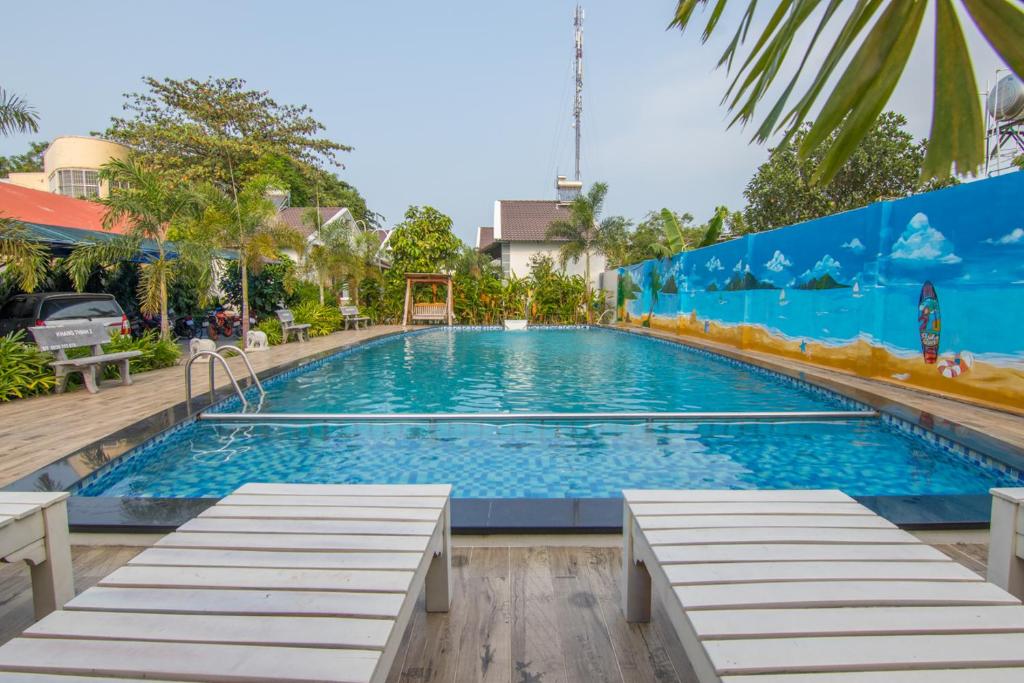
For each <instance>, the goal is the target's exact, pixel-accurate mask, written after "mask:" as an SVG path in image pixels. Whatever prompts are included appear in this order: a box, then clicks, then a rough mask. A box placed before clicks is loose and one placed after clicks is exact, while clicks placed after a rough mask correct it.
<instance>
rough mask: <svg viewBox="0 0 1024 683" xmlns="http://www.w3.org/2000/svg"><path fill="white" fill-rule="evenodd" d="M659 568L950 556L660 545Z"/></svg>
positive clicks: (886, 547) (858, 548)
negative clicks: (731, 563)
mask: <svg viewBox="0 0 1024 683" xmlns="http://www.w3.org/2000/svg"><path fill="white" fill-rule="evenodd" d="M653 550H654V554H655V556H656V557H657V558H658V561H659V562H661V563H662V564H673V563H686V562H758V561H773V562H802V561H828V560H852V561H857V560H877V561H883V562H884V561H893V562H903V561H933V562H946V561H948V560H949V556H948V555H945V554H944V553H943V552H942V551H941V550H937V549H935V548H933V547H931V546H928V545H924V544H918V545H913V544H908V543H900V544H881V543H880V544H872V545H857V544H852V543H851V544H825V543H808V544H804V545H801V544H798V543H778V544H775V543H767V544H761V543H745V544H738V545H725V544H723V545H711V546H706V547H702V546H697V545H663V546H654V548H653Z"/></svg>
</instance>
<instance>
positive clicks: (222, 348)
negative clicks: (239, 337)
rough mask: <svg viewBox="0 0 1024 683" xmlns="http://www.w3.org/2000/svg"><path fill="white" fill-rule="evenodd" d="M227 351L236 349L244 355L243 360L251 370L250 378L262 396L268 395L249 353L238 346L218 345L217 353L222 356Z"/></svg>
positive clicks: (240, 354) (239, 353)
mask: <svg viewBox="0 0 1024 683" xmlns="http://www.w3.org/2000/svg"><path fill="white" fill-rule="evenodd" d="M227 351H234V352H235V353H237V354H238V355H239V356H241V357H242V361H243V362H244V363H245V367H246V369H248V370H249V379H250V380H251V381H252V383H253V384H255V385H256V388H257V389H259V390H260V396H266V395H267V392H266V391H264V390H263V384H262V383H261V382H260V378H259V377H257V376H256V371H255V370H254V369H253V367H252V363H250V362H249V354H247V353H246V352H245V351H243V350H242V349H240V348H238V347H237V346H231V345H230V344H221V345H220V346H218V347H217V353H219V354H221V355H222V356H223V355H225V353H224V352H227Z"/></svg>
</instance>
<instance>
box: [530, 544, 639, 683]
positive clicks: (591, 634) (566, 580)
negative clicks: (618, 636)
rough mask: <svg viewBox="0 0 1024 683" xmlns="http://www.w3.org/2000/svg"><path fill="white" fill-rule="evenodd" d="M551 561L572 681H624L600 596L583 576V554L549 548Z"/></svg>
mask: <svg viewBox="0 0 1024 683" xmlns="http://www.w3.org/2000/svg"><path fill="white" fill-rule="evenodd" d="M548 558H549V559H548V562H549V566H550V571H551V585H552V587H553V589H554V608H555V613H556V616H557V619H558V625H559V629H560V630H561V632H562V634H563V637H562V647H563V648H564V649H565V667H566V670H567V672H568V675H569V678H570V680H573V679H575V680H582V681H594V683H599V682H604V681H622V673H621V672H620V671H619V665H618V662H617V661H616V659H615V652H614V650H613V649H612V646H611V638H610V636H609V634H608V630H607V628H606V627H605V625H604V620H603V619H602V617H601V614H600V608H599V607H598V602H597V597H596V596H595V595H594V594H593V592H592V591H591V590H590V586H589V584H588V583H587V582H586V581H585V580H580V577H579V564H580V560H581V554H580V553H579V552H572V551H570V550H569V549H567V548H548Z"/></svg>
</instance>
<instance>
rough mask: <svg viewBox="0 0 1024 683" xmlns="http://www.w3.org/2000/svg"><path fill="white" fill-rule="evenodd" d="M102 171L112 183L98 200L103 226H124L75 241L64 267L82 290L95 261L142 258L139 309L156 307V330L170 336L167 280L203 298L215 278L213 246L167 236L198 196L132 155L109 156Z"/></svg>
mask: <svg viewBox="0 0 1024 683" xmlns="http://www.w3.org/2000/svg"><path fill="white" fill-rule="evenodd" d="M100 177H101V178H102V179H104V180H106V181H108V182H109V183H110V185H111V187H114V188H116V189H114V190H113V191H112V192H111V193H110V196H109V197H106V198H104V199H101V200H99V201H100V203H102V204H103V205H104V206H106V207H107V212H106V214H105V216H104V218H103V227H104V228H105V229H107V230H110V229H112V228H113V227H114V226H118V225H121V226H123V227H124V228H125V229H126V232H125V234H123V235H119V236H118V237H115V238H114V239H112V240H109V241H102V242H100V241H96V242H93V243H90V244H84V245H81V246H79V247H78V248H76V249H75V250H74V251H73V252H72V253H71V255H70V256H69V257H68V258H67V260H66V262H65V269H66V270H67V272H68V274H69V275H71V277H72V280H73V281H74V283H75V288H76V289H78V290H79V291H82V290H83V289H84V288H85V286H86V283H87V282H88V280H89V277H90V275H91V274H92V272H93V270H94V269H95V268H96V266H99V265H106V266H112V265H115V264H118V263H122V262H125V261H130V260H133V259H136V258H141V259H142V260H143V264H142V267H141V271H140V274H139V287H138V293H137V295H138V299H139V303H140V306H139V308H140V310H141V311H142V312H143V313H159V314H160V336H161V337H163V338H164V339H170V336H171V329H170V316H169V315H168V304H167V295H168V289H169V287H170V285H171V284H173V283H175V282H185V281H187V282H190V283H191V284H192V285H193V286H194V287H195V288H196V290H197V291H198V292H200V300H202V299H203V298H205V293H206V292H208V291H209V290H210V287H211V285H212V283H213V276H212V272H211V262H212V259H213V251H212V249H210V248H208V247H204V246H202V245H200V244H197V243H195V242H191V241H188V240H180V239H179V240H178V241H177V242H175V243H172V242H171V240H170V238H169V234H170V232H171V231H172V230H174V229H175V228H176V227H179V226H181V225H182V224H183V223H184V222H188V221H192V220H195V217H196V214H197V211H198V208H199V198H198V196H197V195H196V193H195V191H194V190H193V189H192V187H191V186H190V185H188V184H187V183H185V182H183V181H182V180H181V179H180V178H179V177H177V176H174V175H172V174H170V173H169V172H166V171H157V170H154V169H152V168H150V167H148V166H146V165H145V164H144V163H143V162H142V161H140V160H139V159H138V157H136V156H134V155H133V156H131V157H129V158H128V159H127V160H118V159H114V160H111V161H110V162H108V163H107V164H106V165H104V166H103V168H102V169H100ZM144 246H145V247H146V251H145V255H144V252H143V247H144ZM152 252H155V253H152Z"/></svg>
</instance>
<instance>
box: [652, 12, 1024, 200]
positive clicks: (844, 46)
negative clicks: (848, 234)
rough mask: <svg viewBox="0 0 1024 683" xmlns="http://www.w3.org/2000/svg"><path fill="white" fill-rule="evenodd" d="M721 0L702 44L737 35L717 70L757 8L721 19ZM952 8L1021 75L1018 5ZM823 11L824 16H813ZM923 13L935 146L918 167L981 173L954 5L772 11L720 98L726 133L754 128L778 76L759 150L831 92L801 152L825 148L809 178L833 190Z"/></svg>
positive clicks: (928, 175)
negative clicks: (930, 25)
mask: <svg viewBox="0 0 1024 683" xmlns="http://www.w3.org/2000/svg"><path fill="white" fill-rule="evenodd" d="M727 2H728V0H715V2H714V3H713V8H712V10H711V13H710V15H709V16H708V21H707V24H706V25H705V26H704V31H703V33H702V35H701V40H702V41H706V40H707V39H708V38H709V37H710V36H711V35H712V34H713V33H714V32H715V30H716V29H719V28H721V29H726V27H727V26H728V25H729V24H733V25H734V26H735V27H736V28H735V34H734V35H733V38H732V40H731V42H730V43H729V45H728V47H727V48H726V50H725V52H724V53H723V54H722V57H721V59H720V60H719V62H718V64H719V66H721V65H723V64H724V65H727V66H728V67H729V68H731V67H732V65H733V60H734V59H735V58H736V57H737V56H738V53H739V50H740V47H741V46H742V45H744V44H745V43H746V40H747V36H748V31H749V29H750V27H751V24H752V22H753V21H754V13H755V9H756V7H757V0H747V2H746V8H745V10H743V11H742V12H738V13H735V14H732V13H729V14H726V13H725V12H724V10H725V6H726V4H727ZM708 4H709V3H708V0H679V3H678V5H677V7H676V13H675V16H674V17H673V20H672V23H671V25H672V26H677V27H678V28H679V29H680V30H683V29H685V28H686V27H687V26H689V25H690V24H691V23H693V22H694V21H695V19H694V10H695V9H696V7H697V6H698V5H702V6H705V7H706V6H707V5H708ZM955 4H957V5H960V7H961V8H962V9H963V10H964V14H965V15H966V17H968V18H969V19H970V21H971V22H972V23H973V24H974V27H975V28H976V29H977V30H978V31H979V32H980V33H981V35H982V36H983V37H984V38H985V39H986V40H987V41H988V44H989V45H991V46H992V48H993V49H994V50H995V51H996V53H997V54H999V56H1000V57H1002V59H1003V61H1005V62H1006V64H1007V65H1008V66H1009V67H1010V69H1011V70H1012V71H1014V73H1016V74H1017V76H1018V77H1024V43H1022V42H1021V40H1020V37H1021V36H1022V35H1024V11H1022V10H1021V3H1020V0H960V1H959V2H957V3H955ZM822 5H824V7H823V11H822V12H820V13H819V12H815V10H816V9H818V8H819V7H821V6H822ZM844 5H845V6H846V7H849V8H850V12H849V14H847V15H846V18H845V20H844V19H843V18H842V14H841V13H840V12H839V9H840V8H841V7H842V6H844ZM929 5H934V6H935V45H934V54H935V78H934V81H933V83H934V88H933V107H932V127H931V133H930V134H929V136H928V137H929V138H930V139H931V140H932V145H931V146H930V147H929V148H928V154H927V156H926V158H925V160H924V163H923V165H922V168H921V179H922V180H930V179H932V178H940V179H941V178H945V177H948V176H949V175H950V173H951V171H952V168H953V167H955V168H956V171H957V172H958V173H971V174H975V173H977V172H978V170H979V168H980V167H981V165H982V163H983V162H984V157H985V149H984V122H983V115H982V111H981V103H980V102H979V100H978V96H977V93H978V86H977V84H976V83H975V80H974V71H973V67H972V66H971V56H970V52H969V50H968V48H967V41H966V40H965V39H964V35H963V29H962V27H961V21H960V18H959V17H958V16H957V10H956V8H955V6H954V0H934V2H929V1H928V0H914V1H913V2H911V1H910V0H899V1H894V2H880V1H879V0H856V1H853V0H849V1H848V2H845V3H844V2H843V0H829V2H828V3H822V2H821V0H809V1H805V2H795V1H794V0H782V1H780V2H777V3H775V4H774V10H773V11H772V12H771V14H770V16H769V18H768V19H767V22H766V23H765V26H764V29H763V30H762V31H760V32H759V33H758V32H756V31H755V32H754V34H752V35H751V39H752V40H753V41H754V46H753V47H752V48H751V49H750V51H749V52H748V53H747V55H746V56H745V57H744V58H743V61H742V63H741V66H740V68H739V69H737V71H736V76H735V79H734V80H733V81H732V83H731V84H730V86H729V88H728V90H727V91H726V94H725V100H726V101H728V107H729V110H730V111H731V112H735V116H734V117H733V119H732V121H731V122H730V125H732V124H735V123H743V124H745V123H748V122H750V121H751V120H752V119H753V118H754V114H755V109H756V107H757V105H758V103H759V102H761V100H763V99H764V98H765V97H766V96H767V95H768V93H769V91H774V92H778V90H779V89H778V88H776V89H772V88H771V86H772V85H773V84H774V83H775V81H776V79H777V78H778V77H779V76H780V74H785V76H783V78H784V79H786V80H788V83H786V84H785V86H784V87H783V88H782V90H781V94H780V95H779V98H778V100H777V101H776V102H775V104H774V105H773V106H772V108H771V110H770V111H769V112H768V114H767V115H766V116H765V117H764V119H763V120H762V122H761V124H760V125H759V126H758V129H757V132H756V133H755V134H754V139H755V140H756V141H758V142H760V143H764V142H765V141H767V140H768V138H769V137H770V136H771V135H772V134H773V133H775V132H777V131H780V130H784V131H785V140H786V141H789V140H791V139H793V138H794V137H795V136H796V134H797V133H798V132H799V131H800V130H801V128H802V126H803V123H804V121H806V120H807V117H808V115H809V114H810V112H811V110H812V109H814V108H816V102H817V100H818V98H819V96H820V95H821V94H822V93H823V92H825V93H827V99H826V100H825V102H824V104H822V105H821V106H820V111H819V113H818V116H817V119H816V120H815V122H814V124H813V125H812V126H811V127H810V128H809V129H808V130H807V131H806V134H805V135H804V137H803V138H802V140H801V141H800V143H799V145H797V147H798V155H799V157H800V158H801V159H808V158H810V157H811V156H812V155H813V154H815V153H816V150H818V149H819V148H820V147H822V145H824V151H823V152H822V153H820V156H819V157H818V159H817V163H816V164H815V170H814V174H813V176H812V178H813V180H814V181H821V182H824V183H828V182H830V181H831V180H832V179H833V178H834V177H835V176H836V174H838V173H839V171H840V169H841V168H842V167H843V164H844V163H846V161H847V160H848V159H849V158H850V157H851V155H852V154H853V153H854V151H855V150H856V148H857V145H858V143H859V142H860V141H861V140H863V139H864V138H865V137H867V136H868V134H869V133H870V131H871V126H872V125H873V124H874V122H875V120H876V119H877V118H878V116H879V114H881V113H882V110H883V109H884V108H885V105H886V103H887V102H888V100H889V97H890V95H892V92H893V90H894V89H895V87H896V84H897V83H898V82H899V81H900V78H901V77H902V74H903V69H904V67H906V64H907V59H908V58H909V57H910V53H911V51H912V49H913V47H914V43H915V42H917V35H918V31H919V30H920V28H921V23H922V20H923V19H924V17H925V15H926V10H927V9H928V7H929ZM876 15H877V16H876ZM813 17H817V20H816V26H812V25H809V24H808V21H811V20H812V18H813ZM734 18H735V19H734ZM736 19H738V23H737V22H736ZM872 20H873V22H872ZM869 26H870V29H869ZM823 35H825V36H833V35H834V36H835V38H834V42H833V43H832V45H831V46H830V47H829V49H828V53H827V54H826V56H825V57H824V59H821V60H819V59H815V60H813V61H812V60H811V59H810V57H811V54H812V53H813V52H814V50H815V49H816V48H818V47H819V45H818V41H819V38H821V36H823ZM794 45H806V49H801V50H794V52H796V53H797V60H796V63H795V65H794V68H783V65H784V64H787V61H786V60H787V57H788V53H789V51H790V49H791V48H793V46H794ZM821 47H825V46H824V45H823V46H821ZM790 62H791V63H792V62H794V60H790ZM809 63H810V64H812V68H814V65H817V73H816V74H815V76H814V78H813V79H811V80H810V81H809V85H808V86H807V88H806V90H804V92H803V95H802V96H801V97H800V100H799V101H798V102H797V103H796V104H795V105H792V106H790V105H789V98H790V96H791V95H793V93H794V91H795V90H796V86H797V84H798V82H800V81H801V75H802V71H803V69H804V67H805V66H807V65H808V64H809ZM844 63H845V64H846V68H845V71H843V73H842V75H841V76H839V77H838V79H834V78H833V75H834V73H835V71H836V68H837V67H838V66H839V65H840V64H844ZM827 86H830V87H827Z"/></svg>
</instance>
